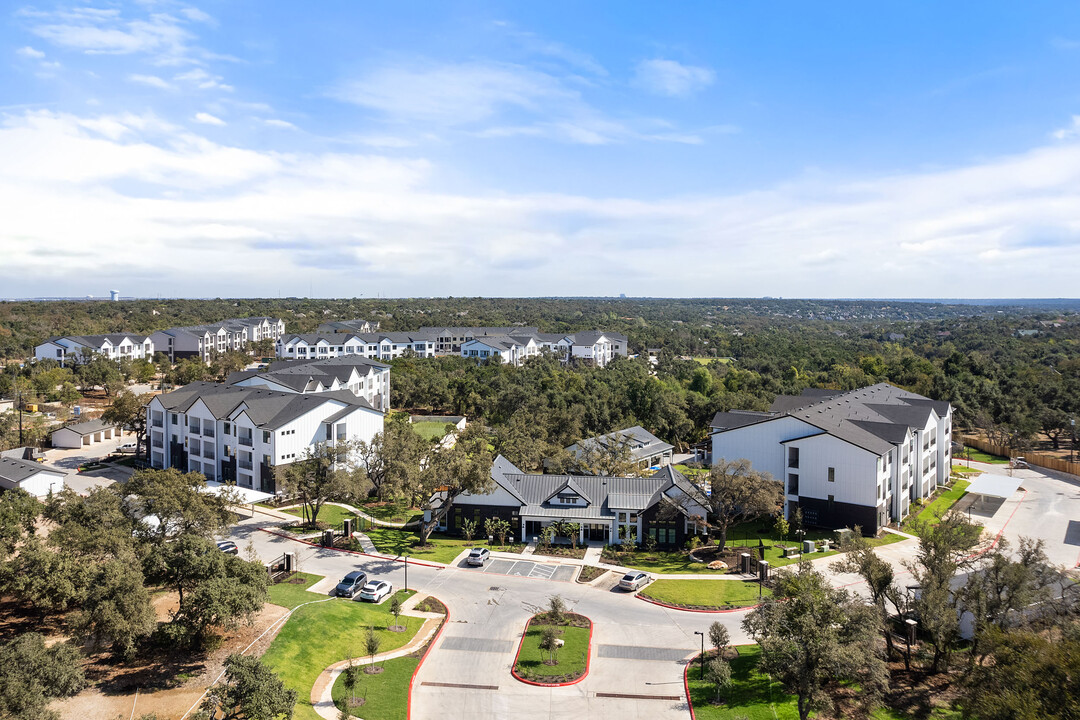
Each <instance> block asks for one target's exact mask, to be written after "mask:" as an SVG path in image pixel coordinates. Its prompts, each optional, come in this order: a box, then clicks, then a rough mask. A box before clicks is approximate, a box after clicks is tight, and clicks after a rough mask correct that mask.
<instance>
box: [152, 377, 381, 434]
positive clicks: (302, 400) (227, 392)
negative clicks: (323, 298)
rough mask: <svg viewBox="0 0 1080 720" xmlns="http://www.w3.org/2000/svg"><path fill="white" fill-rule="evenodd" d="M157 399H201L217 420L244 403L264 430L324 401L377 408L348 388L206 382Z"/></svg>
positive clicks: (178, 404)
mask: <svg viewBox="0 0 1080 720" xmlns="http://www.w3.org/2000/svg"><path fill="white" fill-rule="evenodd" d="M156 400H158V401H159V402H160V403H161V405H162V407H164V408H165V409H166V410H169V411H174V412H187V411H188V410H189V409H190V408H191V406H192V405H194V404H195V403H196V402H198V401H199V400H202V402H203V404H204V405H205V406H206V408H207V410H209V411H210V413H211V414H213V416H214V417H215V418H217V419H218V420H228V419H229V418H230V417H231V416H232V415H233V413H234V412H235V411H236V410H237V409H239V408H240V407H241V406H243V407H244V409H245V410H246V412H247V415H248V417H249V418H251V421H252V422H253V423H254V424H255V425H257V426H258V427H260V428H263V429H266V430H274V429H277V428H279V427H282V426H283V425H286V424H288V423H289V422H292V421H293V420H295V419H296V418H298V417H301V416H303V415H306V414H307V413H309V412H311V411H312V410H314V409H316V408H319V407H321V406H323V405H324V404H326V403H331V404H332V406H334V407H335V408H336V406H337V405H339V404H340V405H344V406H346V407H350V408H351V410H355V409H356V408H364V409H366V410H370V411H371V412H380V411H378V410H375V409H374V408H372V407H371V404H370V403H368V401H367V400H365V399H364V398H362V397H357V396H356V395H353V394H352V393H351V392H349V391H348V390H333V391H330V392H323V393H315V394H310V395H301V394H297V393H287V392H278V391H276V390H267V389H265V388H258V387H250V388H249V387H237V386H230V385H219V384H217V383H208V382H196V383H191V384H190V385H185V386H184V387H182V388H180V389H178V390H173V391H172V392H170V393H165V394H164V395H158V396H157V398H156ZM351 410H350V411H351ZM338 412H339V409H335V410H334V412H333V413H331V415H330V416H334V415H336V414H337V413H338ZM346 414H347V413H346ZM380 414H381V413H380ZM322 422H327V420H322Z"/></svg>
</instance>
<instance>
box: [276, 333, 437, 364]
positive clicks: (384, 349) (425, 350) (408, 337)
mask: <svg viewBox="0 0 1080 720" xmlns="http://www.w3.org/2000/svg"><path fill="white" fill-rule="evenodd" d="M275 349H276V352H277V356H278V357H279V358H285V359H289V360H310V359H318V360H325V359H327V358H335V357H343V356H345V357H347V356H350V355H352V356H359V357H365V358H371V359H373V360H393V359H394V358H398V357H401V356H402V355H405V354H406V353H409V352H412V353H415V354H416V355H418V356H419V357H435V343H434V341H432V339H431V338H430V337H428V336H426V335H422V334H420V333H408V332H388V333H309V334H305V335H296V334H291V335H284V336H282V337H280V338H278V341H277V343H276V345H275Z"/></svg>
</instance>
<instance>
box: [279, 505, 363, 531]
mask: <svg viewBox="0 0 1080 720" xmlns="http://www.w3.org/2000/svg"><path fill="white" fill-rule="evenodd" d="M282 512H284V513H288V514H289V515H295V516H296V517H298V518H300V519H301V520H302V519H303V517H304V509H303V508H301V507H295V508H289V509H288V510H282ZM346 518H349V519H353V520H355V519H356V515H355V514H353V513H351V512H349V511H348V510H346V509H345V508H343V507H338V506H337V505H323V506H322V507H321V508H319V517H318V521H319V522H321V523H326V524H327V525H329V526H331V527H337V528H340V527H341V522H342V521H343V520H345V519H346Z"/></svg>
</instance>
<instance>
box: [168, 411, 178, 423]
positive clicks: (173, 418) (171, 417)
mask: <svg viewBox="0 0 1080 720" xmlns="http://www.w3.org/2000/svg"><path fill="white" fill-rule="evenodd" d="M169 422H171V423H172V424H173V425H175V424H176V413H169Z"/></svg>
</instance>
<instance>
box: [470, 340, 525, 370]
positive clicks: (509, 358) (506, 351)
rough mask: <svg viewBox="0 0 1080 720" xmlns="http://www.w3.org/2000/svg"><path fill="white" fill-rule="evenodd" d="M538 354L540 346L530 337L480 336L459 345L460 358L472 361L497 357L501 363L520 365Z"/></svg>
mask: <svg viewBox="0 0 1080 720" xmlns="http://www.w3.org/2000/svg"><path fill="white" fill-rule="evenodd" d="M539 354H540V345H539V344H538V343H537V342H536V339H535V338H532V337H510V336H508V335H502V336H499V335H495V336H481V337H477V338H473V339H472V340H466V341H465V342H463V343H462V344H461V357H464V358H471V359H473V360H487V359H489V358H494V357H497V358H499V359H500V360H502V362H503V363H509V364H512V365H520V364H521V363H523V362H525V360H526V359H528V358H531V357H535V356H537V355H539Z"/></svg>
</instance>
